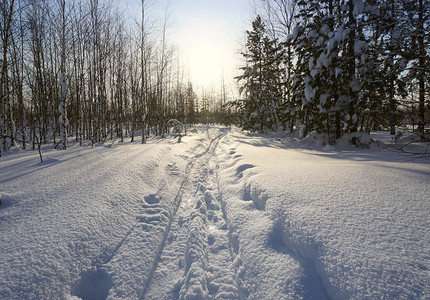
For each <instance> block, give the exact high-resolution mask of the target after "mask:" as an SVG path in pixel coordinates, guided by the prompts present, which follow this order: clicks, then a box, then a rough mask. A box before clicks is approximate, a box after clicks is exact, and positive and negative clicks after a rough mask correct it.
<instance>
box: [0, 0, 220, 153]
mask: <svg viewBox="0 0 430 300" xmlns="http://www.w3.org/2000/svg"><path fill="white" fill-rule="evenodd" d="M137 3H138V4H140V9H141V11H140V12H139V14H138V16H139V18H137V19H134V18H132V20H131V21H130V20H129V19H130V16H125V15H124V14H123V13H122V11H121V9H120V7H119V5H118V3H117V2H116V1H99V0H90V1H80V0H76V1H74V0H72V1H69V0H67V1H66V0H42V1H32V0H24V1H22V0H19V1H15V0H6V1H2V2H1V8H0V9H1V13H0V18H1V19H0V34H1V41H2V43H1V50H0V51H1V52H0V56H1V59H0V66H1V82H0V94H1V95H2V97H1V102H0V111H1V116H0V131H1V134H0V143H1V147H0V148H1V152H0V155H1V153H2V152H3V153H4V152H7V151H8V150H9V149H10V148H11V147H20V148H22V149H26V147H29V146H30V147H32V148H33V150H34V149H36V148H38V147H39V149H40V145H41V144H46V143H53V145H54V146H55V148H60V149H61V148H63V149H65V148H67V140H68V138H72V137H74V140H75V141H76V142H78V143H80V144H81V145H82V143H83V142H90V143H92V144H95V143H101V142H105V141H106V140H108V139H120V140H121V141H123V140H124V138H125V137H129V138H131V141H134V140H135V135H136V132H138V131H139V136H142V138H141V142H142V143H145V140H146V136H147V135H148V134H155V135H164V134H165V132H166V130H168V128H167V122H168V121H169V120H170V119H176V120H179V122H181V123H183V124H193V123H195V122H208V120H209V107H211V121H216V120H215V119H214V118H217V120H218V119H220V111H221V110H222V107H221V104H219V105H218V104H217V102H218V101H221V100H220V98H219V97H220V96H215V94H214V93H212V92H209V91H203V94H202V95H201V99H199V101H197V95H196V92H195V90H194V87H193V85H192V83H191V82H189V80H187V78H186V76H185V70H184V68H183V67H182V66H181V65H180V63H179V59H178V53H177V49H175V46H174V45H173V44H170V42H169V40H168V38H167V33H166V31H167V30H168V24H167V23H168V16H166V17H165V18H163V19H161V20H158V19H155V18H153V17H152V15H149V13H148V10H150V9H149V8H148V7H149V6H150V5H149V4H148V3H149V2H148V1H145V0H142V1H140V3H139V2H137ZM224 97H225V94H224ZM142 132H143V134H141V133H142ZM139 141H140V140H139Z"/></svg>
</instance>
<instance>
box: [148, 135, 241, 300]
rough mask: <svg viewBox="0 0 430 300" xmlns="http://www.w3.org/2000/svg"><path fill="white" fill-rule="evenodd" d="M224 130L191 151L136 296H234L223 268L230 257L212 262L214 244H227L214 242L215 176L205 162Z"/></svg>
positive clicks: (152, 297) (159, 297)
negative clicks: (172, 208) (199, 149)
mask: <svg viewBox="0 0 430 300" xmlns="http://www.w3.org/2000/svg"><path fill="white" fill-rule="evenodd" d="M225 134H226V133H225V132H222V133H221V134H218V135H217V136H216V137H215V138H210V144H209V146H208V147H207V148H206V149H205V150H204V151H203V152H202V153H200V154H197V155H195V156H194V157H193V158H192V159H191V161H190V163H189V165H188V166H187V170H186V172H185V176H184V179H183V181H182V184H181V186H180V188H179V190H178V192H177V196H176V198H175V211H174V213H173V215H172V218H171V221H170V222H169V224H168V226H167V228H166V231H165V233H164V238H163V242H162V244H161V245H160V247H159V251H158V253H157V255H156V259H155V260H154V263H153V267H152V269H151V272H150V274H149V275H148V279H147V281H146V284H145V287H144V289H143V291H142V293H141V295H140V299H185V298H189V297H192V296H198V297H200V298H202V299H208V298H209V299H212V298H213V299H229V298H230V299H231V298H237V296H236V295H237V292H236V287H235V285H234V284H233V285H232V284H230V285H229V282H230V283H231V282H234V281H233V276H230V278H228V276H226V268H227V273H228V270H231V268H230V264H231V261H230V260H229V259H227V264H226V263H222V264H221V265H220V263H219V261H221V260H224V261H225V260H226V259H225V255H223V256H222V257H223V258H222V259H221V258H219V257H218V258H217V260H218V265H219V266H218V267H217V264H215V265H214V264H213V263H212V259H214V260H215V257H214V256H213V255H212V253H218V252H220V251H216V249H215V247H216V246H218V247H219V248H220V249H219V250H222V249H225V248H228V246H225V247H223V246H220V243H221V242H215V235H214V234H213V231H214V229H215V228H216V226H214V224H215V223H216V221H217V220H218V219H219V215H221V216H222V214H216V211H219V205H218V204H217V203H216V198H215V197H214V196H213V195H212V194H211V193H210V190H212V189H214V187H211V186H209V185H208V183H209V182H210V181H211V179H212V182H213V178H210V177H214V176H215V175H214V170H213V167H215V166H209V164H210V162H211V161H213V158H214V156H215V149H216V148H217V146H218V143H219V142H220V140H221V139H222V137H224V135H225ZM208 135H209V132H208ZM215 215H216V216H215ZM220 219H222V217H221V218H220ZM220 227H222V228H223V230H225V222H224V225H223V224H222V222H220ZM210 231H211V232H210ZM209 232H210V233H209ZM221 240H223V239H221ZM224 240H226V239H224ZM227 254H228V252H227ZM227 258H229V256H228V255H227ZM167 271H168V272H167ZM219 273H223V274H224V278H222V279H221V278H219V277H220V276H219ZM220 282H221V283H220ZM222 282H226V283H222Z"/></svg>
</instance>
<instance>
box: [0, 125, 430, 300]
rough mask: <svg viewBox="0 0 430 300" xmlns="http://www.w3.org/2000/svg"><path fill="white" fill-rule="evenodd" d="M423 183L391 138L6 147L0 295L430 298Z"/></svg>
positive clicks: (224, 133) (418, 166)
mask: <svg viewBox="0 0 430 300" xmlns="http://www.w3.org/2000/svg"><path fill="white" fill-rule="evenodd" d="M380 136H381V135H380V134H379V135H378V136H375V137H380ZM429 183H430V161H429V160H428V159H427V160H426V159H423V158H420V159H412V160H411V159H410V157H409V156H407V155H405V154H402V153H399V152H398V151H393V150H391V149H383V148H381V147H376V146H374V147H371V148H370V149H365V150H364V149H363V150H362V149H357V148H348V147H340V148H327V147H326V148H324V149H317V148H315V147H314V146H310V145H307V144H305V143H299V142H295V141H291V140H289V139H284V138H279V137H276V136H274V137H267V136H263V135H257V134H246V133H242V132H239V131H237V130H236V129H231V130H229V129H226V128H221V127H201V128H199V130H198V131H194V132H189V134H188V135H187V136H186V137H183V138H182V143H180V144H178V143H176V140H174V139H172V138H170V139H150V140H149V141H148V143H147V144H146V145H141V144H140V143H122V144H115V145H113V146H112V147H109V146H97V147H94V148H93V149H91V147H86V146H84V147H80V146H77V145H74V146H72V147H71V148H70V149H68V150H66V151H57V150H48V149H46V150H45V151H44V162H42V163H41V162H40V161H39V157H38V154H37V153H35V152H31V151H19V152H14V153H10V154H7V155H6V156H5V157H2V158H0V196H1V201H2V203H1V205H0V298H1V299H78V298H81V299H105V298H108V299H430V217H429V216H430V184H429Z"/></svg>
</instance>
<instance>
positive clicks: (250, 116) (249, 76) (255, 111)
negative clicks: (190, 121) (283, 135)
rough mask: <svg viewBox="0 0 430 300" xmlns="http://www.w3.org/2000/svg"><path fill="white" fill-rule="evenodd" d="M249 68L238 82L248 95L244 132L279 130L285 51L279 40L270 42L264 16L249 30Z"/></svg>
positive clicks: (241, 110)
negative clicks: (263, 20) (263, 19)
mask: <svg viewBox="0 0 430 300" xmlns="http://www.w3.org/2000/svg"><path fill="white" fill-rule="evenodd" d="M246 50H247V51H246V52H245V53H243V56H244V58H245V60H246V66H245V67H242V68H241V69H242V70H243V74H242V75H241V76H238V77H237V79H238V81H240V82H243V83H242V86H241V90H240V91H241V93H244V94H245V97H244V100H243V101H242V102H241V105H240V106H239V111H238V115H239V116H240V122H241V126H242V127H243V129H246V130H251V131H259V132H266V131H277V130H279V129H281V127H282V125H281V123H280V118H279V114H280V109H281V104H282V84H281V81H282V75H283V73H284V72H283V67H282V61H283V55H284V50H283V48H282V45H281V44H279V43H278V41H277V39H270V38H269V37H268V35H267V33H266V29H265V25H264V24H263V22H262V20H261V18H260V16H257V17H256V19H255V20H254V21H253V23H252V31H247V42H246Z"/></svg>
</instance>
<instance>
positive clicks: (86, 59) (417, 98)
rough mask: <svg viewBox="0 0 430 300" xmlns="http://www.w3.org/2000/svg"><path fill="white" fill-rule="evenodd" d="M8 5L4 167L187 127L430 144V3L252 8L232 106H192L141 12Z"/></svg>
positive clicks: (209, 102)
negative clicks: (10, 160)
mask: <svg viewBox="0 0 430 300" xmlns="http://www.w3.org/2000/svg"><path fill="white" fill-rule="evenodd" d="M137 3H139V4H140V6H139V7H140V11H139V13H138V14H137V15H138V16H139V17H133V18H130V17H129V16H125V15H124V13H123V12H122V11H121V9H120V7H119V5H118V3H117V2H116V1H110V0H106V1H100V0H88V1H82V0H70V1H69V0H67V1H66V0H40V1H34V0H20V1H16V0H4V1H2V2H1V7H0V9H1V12H0V36H1V47H0V67H1V77H0V95H1V101H0V112H1V115H0V155H1V154H2V153H4V152H7V151H9V150H10V149H11V148H12V147H19V148H22V149H26V147H29V146H30V147H32V148H33V149H36V148H39V149H40V146H41V144H46V143H52V144H53V145H54V147H55V148H62V149H66V148H67V142H68V139H71V138H72V137H73V138H74V140H75V141H76V142H77V143H79V144H82V143H83V142H90V143H91V144H93V145H94V144H96V143H103V142H105V141H106V140H111V139H119V140H121V141H123V140H124V138H125V137H129V138H131V141H135V136H137V135H139V136H140V137H141V138H140V140H139V141H141V142H142V143H145V140H146V137H147V136H148V135H151V134H154V135H160V136H164V135H165V133H166V132H167V131H168V130H169V128H168V126H167V124H168V121H169V120H171V119H175V120H178V121H179V122H180V123H182V124H194V123H199V122H200V123H201V122H217V123H221V122H225V123H226V124H232V123H233V124H237V125H238V126H240V127H241V128H242V129H244V130H250V131H258V132H277V131H285V132H294V133H295V134H296V136H297V137H298V138H302V137H305V136H306V135H308V134H309V133H311V132H316V133H317V134H319V135H321V136H323V137H324V139H325V141H326V143H327V144H335V143H336V140H337V139H339V138H340V137H341V136H345V135H346V134H348V135H350V137H351V141H352V143H354V144H355V143H356V142H357V139H358V137H359V135H358V134H357V133H363V132H364V133H369V132H370V131H371V130H390V132H391V134H392V135H395V134H396V133H397V132H396V128H399V127H402V128H404V129H407V130H409V131H413V132H415V133H416V136H417V139H419V140H428V138H429V137H428V124H429V119H430V117H429V111H430V109H429V107H430V103H429V96H430V89H429V78H430V77H429V74H430V60H429V57H430V56H429V51H430V34H429V28H430V3H429V1H428V0H418V1H415V0H413V1H412V0H400V1H394V0H338V1H337V0H319V1H316V0H312V1H295V0H260V1H257V4H256V8H255V11H256V12H258V14H257V13H256V17H255V19H254V20H253V22H252V24H250V25H251V26H250V27H251V28H250V29H249V30H248V31H246V42H244V45H243V48H242V49H241V54H242V60H243V65H242V67H241V68H240V70H238V73H239V76H238V77H237V78H236V79H237V81H238V84H239V87H240V89H239V92H240V97H239V98H238V99H231V95H228V93H226V89H225V85H224V82H220V85H219V86H220V91H219V92H217V93H215V92H213V91H211V92H208V91H206V92H205V91H204V92H203V93H202V95H200V96H198V95H197V93H196V91H195V86H194V85H193V83H192V82H190V80H189V79H188V78H187V76H186V68H185V67H184V66H182V65H181V63H180V60H179V57H178V55H179V54H178V51H177V49H176V48H175V45H173V44H171V43H170V41H169V39H168V35H167V30H168V17H167V15H166V17H165V18H164V19H161V20H155V19H154V18H152V17H151V16H149V13H148V6H149V5H148V1H145V0H141V1H137Z"/></svg>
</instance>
